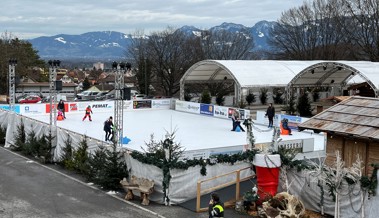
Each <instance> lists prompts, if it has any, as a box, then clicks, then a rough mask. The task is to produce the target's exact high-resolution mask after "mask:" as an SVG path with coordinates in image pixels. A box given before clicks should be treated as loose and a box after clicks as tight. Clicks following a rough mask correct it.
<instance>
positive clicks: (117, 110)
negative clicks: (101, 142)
mask: <svg viewBox="0 0 379 218" xmlns="http://www.w3.org/2000/svg"><path fill="white" fill-rule="evenodd" d="M112 69H113V70H114V72H115V100H114V126H115V127H116V128H115V132H114V136H113V141H114V143H115V144H116V145H117V146H118V147H121V146H122V139H123V117H124V84H125V83H124V78H125V73H126V72H128V71H130V70H131V64H130V63H123V62H121V63H117V62H113V63H112Z"/></svg>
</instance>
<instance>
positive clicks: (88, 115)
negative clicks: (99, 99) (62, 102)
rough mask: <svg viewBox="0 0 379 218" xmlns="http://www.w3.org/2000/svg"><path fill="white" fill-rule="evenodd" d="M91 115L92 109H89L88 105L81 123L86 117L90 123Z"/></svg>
mask: <svg viewBox="0 0 379 218" xmlns="http://www.w3.org/2000/svg"><path fill="white" fill-rule="evenodd" d="M91 114H93V112H92V109H91V106H90V105H88V106H87V108H86V113H85V115H84V117H83V121H84V120H85V119H86V118H87V117H88V119H89V121H92V118H91Z"/></svg>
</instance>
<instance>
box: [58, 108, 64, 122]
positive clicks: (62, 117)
mask: <svg viewBox="0 0 379 218" xmlns="http://www.w3.org/2000/svg"><path fill="white" fill-rule="evenodd" d="M63 119H64V116H63V113H62V111H60V110H58V116H57V120H59V121H61V120H63Z"/></svg>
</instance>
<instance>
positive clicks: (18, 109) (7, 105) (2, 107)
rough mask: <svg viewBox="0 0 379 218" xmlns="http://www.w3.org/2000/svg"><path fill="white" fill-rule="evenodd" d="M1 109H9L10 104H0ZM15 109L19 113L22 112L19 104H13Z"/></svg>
mask: <svg viewBox="0 0 379 218" xmlns="http://www.w3.org/2000/svg"><path fill="white" fill-rule="evenodd" d="M0 109H3V110H7V111H9V104H2V105H0ZM13 111H14V112H16V113H17V114H19V113H20V106H19V105H14V106H13Z"/></svg>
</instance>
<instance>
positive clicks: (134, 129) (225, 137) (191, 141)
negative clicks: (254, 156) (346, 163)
mask: <svg viewBox="0 0 379 218" xmlns="http://www.w3.org/2000/svg"><path fill="white" fill-rule="evenodd" d="M83 116H84V113H78V112H76V113H67V114H66V118H67V119H65V120H64V121H57V125H58V126H59V127H61V128H64V129H67V130H71V131H74V132H77V133H80V134H85V135H87V136H89V137H92V138H95V139H98V140H105V132H104V131H103V123H104V121H105V120H106V119H107V118H108V117H109V116H113V117H114V114H113V113H106V112H97V113H94V114H92V122H90V121H89V120H88V119H86V120H85V121H82V118H83ZM31 117H32V118H34V119H37V120H40V121H42V122H45V123H49V115H48V114H47V115H33V116H31ZM123 119H124V129H123V136H124V137H125V136H126V137H128V138H129V139H131V141H130V142H129V143H128V144H124V145H123V146H124V147H126V148H128V149H132V150H137V151H143V150H142V148H141V147H144V148H146V143H145V142H148V141H150V135H151V134H153V135H154V139H155V140H156V141H159V140H163V139H164V138H165V135H166V133H167V132H169V133H171V132H173V131H175V142H176V143H180V144H181V145H182V147H183V148H185V150H186V151H198V150H202V149H217V148H225V147H232V146H243V145H245V144H247V143H246V132H233V131H230V130H231V129H232V121H231V120H227V119H221V118H215V117H210V116H206V115H197V114H191V113H185V112H179V111H175V110H167V109H161V110H144V109H142V110H133V111H124V117H123ZM256 126H257V127H258V128H260V129H262V130H265V129H267V128H266V127H265V126H261V125H256ZM244 128H245V127H244ZM254 136H255V140H256V141H255V142H256V144H258V143H267V142H271V140H272V131H269V132H257V131H256V130H254ZM281 137H282V139H283V141H286V140H293V139H303V138H312V137H313V138H314V140H315V145H314V150H323V149H324V138H323V136H322V135H317V134H310V133H305V132H295V131H294V132H293V135H292V136H288V135H284V136H281Z"/></svg>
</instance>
